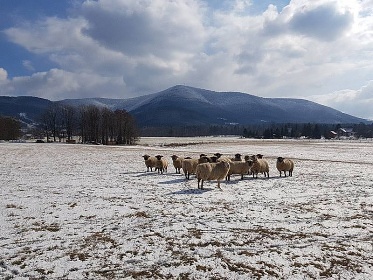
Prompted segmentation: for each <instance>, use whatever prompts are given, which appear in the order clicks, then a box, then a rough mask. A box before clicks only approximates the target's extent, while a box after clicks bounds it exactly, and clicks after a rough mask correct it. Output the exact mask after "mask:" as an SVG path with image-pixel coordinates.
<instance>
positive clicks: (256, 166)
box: [251, 155, 269, 178]
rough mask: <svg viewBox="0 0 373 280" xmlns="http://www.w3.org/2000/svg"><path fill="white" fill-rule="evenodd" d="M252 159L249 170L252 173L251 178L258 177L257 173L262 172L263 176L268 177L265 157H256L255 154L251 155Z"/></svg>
mask: <svg viewBox="0 0 373 280" xmlns="http://www.w3.org/2000/svg"><path fill="white" fill-rule="evenodd" d="M251 159H252V166H251V172H252V174H253V178H258V173H263V174H264V177H267V178H269V165H268V162H267V161H266V160H265V159H262V158H258V156H257V155H254V156H252V157H251Z"/></svg>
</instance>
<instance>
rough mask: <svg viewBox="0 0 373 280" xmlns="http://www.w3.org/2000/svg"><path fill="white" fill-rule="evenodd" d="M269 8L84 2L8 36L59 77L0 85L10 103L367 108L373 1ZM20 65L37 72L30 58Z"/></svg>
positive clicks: (243, 1) (240, 3) (329, 0)
mask: <svg viewBox="0 0 373 280" xmlns="http://www.w3.org/2000/svg"><path fill="white" fill-rule="evenodd" d="M267 2H270V1H267ZM227 3H231V5H228V4H227ZM272 3H273V4H270V5H268V8H267V10H266V11H265V12H263V13H259V14H253V13H252V12H251V13H250V12H248V11H254V10H255V9H254V8H255V5H257V4H256V2H255V1H248V0H235V1H226V2H223V4H221V3H220V2H219V9H218V10H208V9H209V8H208V7H211V6H214V5H212V4H211V5H207V4H206V2H204V1H202V0H173V1H171V0H152V1H151V0H144V1H137V0H127V1H120V0H110V1H109V0H98V1H84V2H83V3H82V5H81V6H80V8H79V9H78V10H75V12H74V16H71V17H69V18H64V19H63V18H56V17H48V18H44V19H39V20H38V21H37V22H28V23H27V24H23V25H22V24H20V25H17V26H16V27H12V28H10V29H7V30H5V34H6V35H7V36H8V38H9V40H10V41H12V42H14V43H16V44H18V45H20V46H23V47H24V48H26V49H27V50H29V51H30V52H32V53H33V54H35V55H41V56H43V57H45V56H47V57H48V58H49V60H50V61H52V62H53V63H55V65H57V66H58V68H59V69H50V70H49V71H44V72H37V70H35V73H34V74H33V75H32V76H29V77H15V78H13V79H11V80H7V75H5V76H4V74H2V73H1V71H0V78H1V77H5V78H2V79H3V81H4V79H5V80H6V84H7V91H10V89H12V92H13V94H21V93H22V92H23V94H29V95H37V96H41V95H42V96H43V97H45V98H51V99H56V98H61V99H62V98H67V97H69V98H72V97H88V96H90V97H95V96H102V97H104V96H106V97H117V98H125V97H131V96H135V95H141V94H145V93H152V92H156V91H158V90H162V89H165V88H167V87H169V86H172V85H175V84H187V85H191V86H198V87H202V88H207V89H213V90H218V91H219V90H221V91H223V90H224V91H226V90H231V91H242V92H248V93H251V94H255V95H259V96H263V97H300V98H306V99H308V98H315V96H319V97H318V100H321V101H323V102H329V103H333V106H332V107H335V108H337V109H340V108H342V109H346V111H345V112H347V113H355V111H354V110H353V108H352V107H351V106H350V107H346V106H345V107H340V108H339V107H338V106H340V105H341V106H342V104H344V103H343V102H342V101H338V102H337V100H339V99H348V98H350V100H356V98H359V104H363V103H364V102H365V101H366V102H367V104H371V103H370V99H369V98H370V97H369V96H368V95H364V94H363V93H364V90H363V85H366V84H367V82H366V81H368V80H372V79H373V77H372V73H373V63H372V52H373V47H372V46H373V31H372V30H373V13H372V5H371V4H372V1H371V0H369V1H358V0H353V1H351V0H338V1H337V0H314V1H305V0H293V1H290V3H288V5H286V6H284V5H282V6H281V7H284V8H283V9H282V8H279V7H276V3H278V2H276V1H272ZM223 8H224V9H223ZM25 66H29V69H30V70H31V66H32V67H34V68H35V69H38V67H37V65H36V63H35V60H34V59H33V64H32V65H31V64H29V63H26V64H25ZM4 71H5V70H4ZM5 73H6V71H5ZM3 84H4V82H3ZM26 85H27V86H26ZM351 88H362V90H361V92H358V91H353V92H355V93H354V94H353V93H351V92H350V91H346V89H351ZM4 90H5V89H4V87H3V89H2V91H4ZM347 92H348V93H347ZM321 96H325V98H326V99H325V100H323V99H322V98H321ZM337 96H338V98H339V99H338V98H337ZM327 97H328V98H330V100H329V101H328V98H327ZM332 101H333V102H332ZM329 103H328V104H329ZM361 106H363V105H361ZM367 114H368V113H367ZM359 116H362V115H359Z"/></svg>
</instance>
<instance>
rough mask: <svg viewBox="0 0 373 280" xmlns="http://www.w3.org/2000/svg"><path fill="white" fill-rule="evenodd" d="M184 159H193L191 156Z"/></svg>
mask: <svg viewBox="0 0 373 280" xmlns="http://www.w3.org/2000/svg"><path fill="white" fill-rule="evenodd" d="M184 159H192V158H191V157H185V158H184Z"/></svg>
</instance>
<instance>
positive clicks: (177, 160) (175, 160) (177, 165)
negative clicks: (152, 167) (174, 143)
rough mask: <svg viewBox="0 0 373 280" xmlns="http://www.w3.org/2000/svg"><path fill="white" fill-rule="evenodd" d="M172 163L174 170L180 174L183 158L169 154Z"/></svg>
mask: <svg viewBox="0 0 373 280" xmlns="http://www.w3.org/2000/svg"><path fill="white" fill-rule="evenodd" d="M171 158H172V163H173V164H174V167H175V170H176V173H177V174H180V169H181V168H182V161H183V159H184V158H182V157H179V156H177V155H173V156H171Z"/></svg>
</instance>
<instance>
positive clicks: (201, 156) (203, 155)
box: [199, 154, 207, 158]
mask: <svg viewBox="0 0 373 280" xmlns="http://www.w3.org/2000/svg"><path fill="white" fill-rule="evenodd" d="M199 157H200V158H203V157H207V155H205V154H200V155H199Z"/></svg>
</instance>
